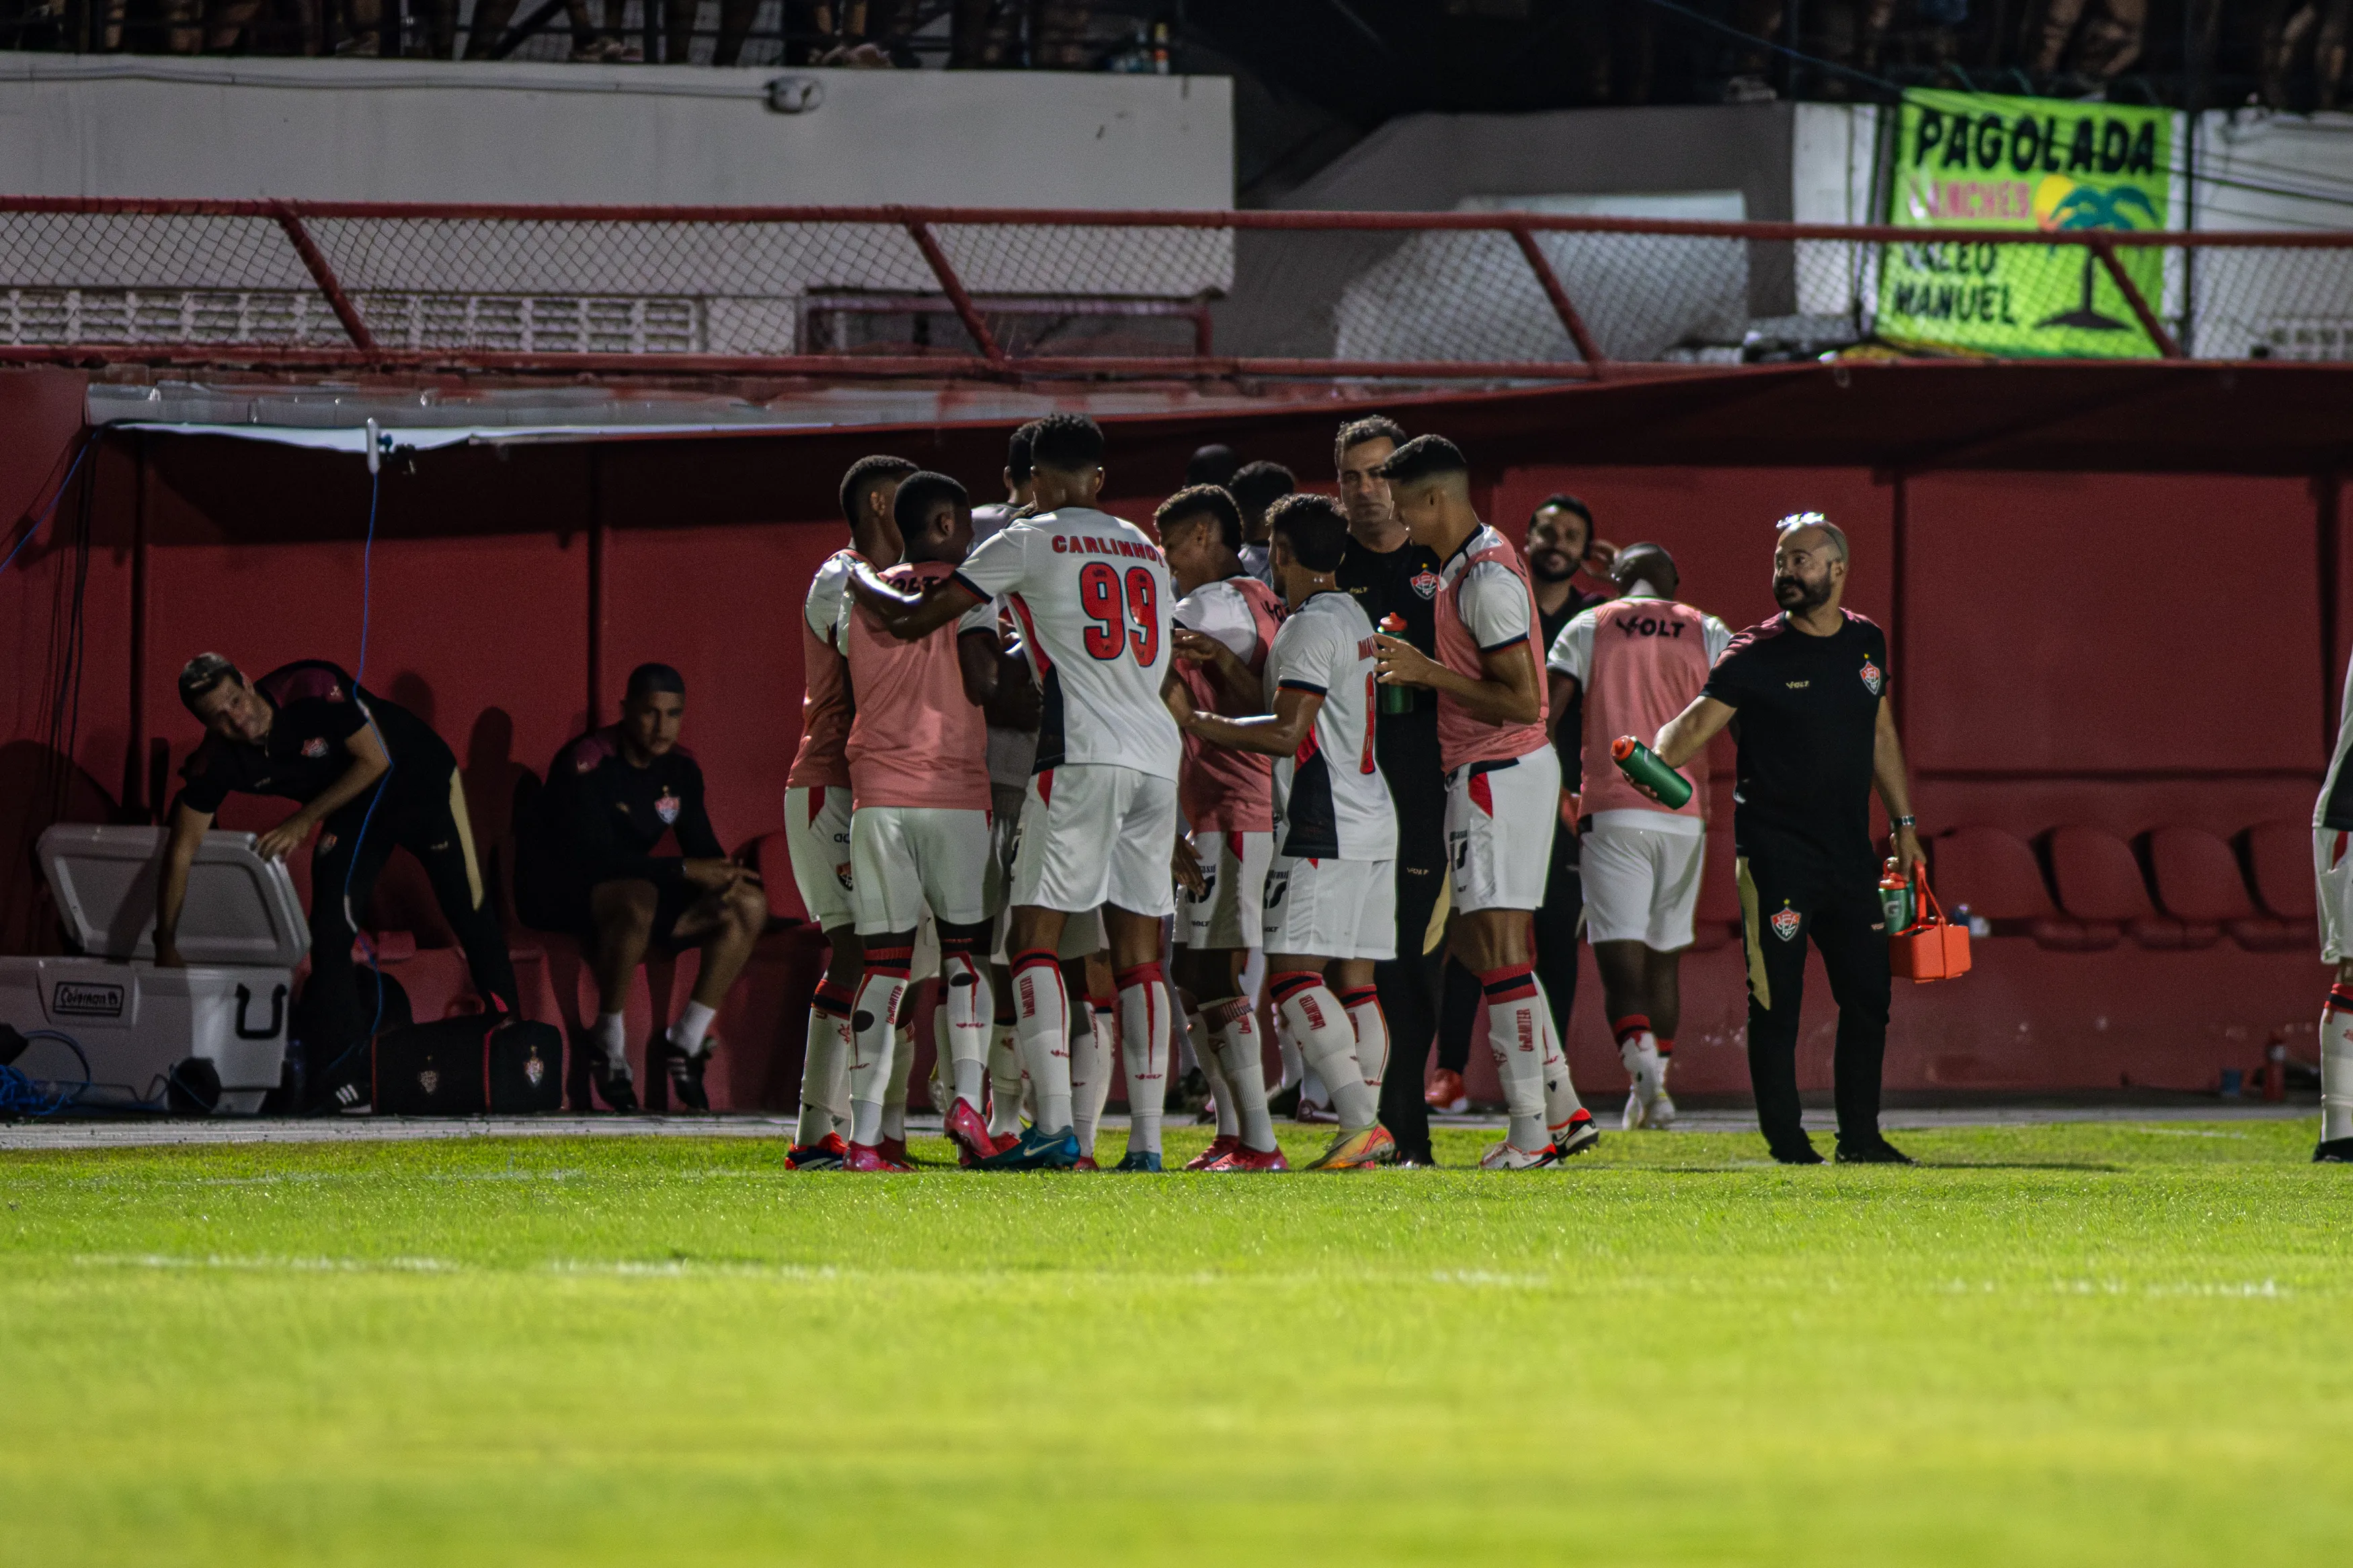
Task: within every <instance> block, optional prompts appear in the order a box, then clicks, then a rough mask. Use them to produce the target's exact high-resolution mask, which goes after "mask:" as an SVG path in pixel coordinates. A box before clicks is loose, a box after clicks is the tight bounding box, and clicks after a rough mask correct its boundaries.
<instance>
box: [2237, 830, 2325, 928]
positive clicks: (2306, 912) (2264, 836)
mask: <svg viewBox="0 0 2353 1568" xmlns="http://www.w3.org/2000/svg"><path fill="white" fill-rule="evenodd" d="M2246 853H2247V867H2248V869H2249V870H2250V871H2251V872H2253V880H2254V885H2255V898H2256V900H2257V901H2258V902H2259V903H2261V904H2262V906H2263V913H2262V915H2260V916H2258V917H2256V919H2255V920H2253V921H2249V922H2247V930H2246V931H2243V932H2242V931H2239V930H2238V929H2237V928H2233V929H2232V933H2231V934H2232V935H2233V936H2236V937H2238V938H2239V940H2240V942H2242V943H2244V944H2245V945H2247V946H2249V947H2254V948H2259V949H2261V950H2262V951H2264V952H2286V951H2289V950H2291V949H2295V948H2299V947H2309V946H2311V945H2312V944H2313V943H2315V942H2318V941H2319V940H2320V922H2319V914H2320V905H2319V900H2318V895H2317V892H2316V889H2315V887H2314V868H2313V854H2312V826H2311V825H2310V824H2309V823H2304V822H2261V823H2257V824H2256V825H2255V826H2253V827H2251V828H2249V829H2247V834H2246Z"/></svg>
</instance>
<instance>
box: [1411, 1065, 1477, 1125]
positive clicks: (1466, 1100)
mask: <svg viewBox="0 0 2353 1568" xmlns="http://www.w3.org/2000/svg"><path fill="white" fill-rule="evenodd" d="M1421 1101H1422V1103H1423V1104H1424V1105H1427V1106H1429V1107H1430V1110H1435V1111H1437V1112H1439V1113H1440V1115H1444V1116H1460V1115H1461V1114H1462V1113H1463V1112H1464V1111H1466V1110H1470V1109H1471V1097H1470V1096H1469V1095H1467V1094H1465V1093H1464V1092H1463V1089H1462V1075H1461V1073H1459V1072H1456V1071H1455V1070H1454V1069H1453V1068H1439V1069H1438V1070H1437V1071H1436V1072H1434V1073H1432V1074H1430V1087H1429V1088H1428V1089H1423V1090H1422V1091H1421Z"/></svg>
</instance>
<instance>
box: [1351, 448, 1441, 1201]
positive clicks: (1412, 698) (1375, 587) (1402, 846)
mask: <svg viewBox="0 0 2353 1568" xmlns="http://www.w3.org/2000/svg"><path fill="white" fill-rule="evenodd" d="M1405 438H1406V435H1405V431H1404V430H1403V429H1401V428H1400V427H1399V426H1398V424H1397V422H1396V421H1395V420H1391V419H1384V418H1381V417H1379V416H1374V417H1372V418H1369V419H1357V420H1352V421H1351V422H1349V423H1348V424H1345V425H1343V426H1340V434H1339V436H1338V437H1336V438H1335V440H1334V442H1333V457H1334V459H1335V465H1336V466H1337V468H1339V472H1340V504H1341V506H1342V507H1343V508H1345V510H1346V511H1347V513H1348V552H1347V553H1346V554H1345V555H1344V556H1342V557H1341V558H1340V571H1339V575H1338V581H1339V584H1340V586H1341V587H1343V588H1345V589H1346V590H1347V591H1348V593H1349V594H1350V595H1353V596H1354V597H1355V599H1356V603H1357V604H1358V605H1362V606H1363V608H1364V612H1365V618H1366V619H1367V620H1369V621H1371V622H1372V623H1373V625H1374V626H1379V625H1380V624H1381V620H1382V617H1383V616H1391V615H1394V616H1399V617H1400V618H1402V619H1403V620H1404V622H1405V630H1404V631H1403V632H1402V633H1400V634H1398V635H1400V636H1402V637H1404V638H1405V639H1406V641H1408V642H1409V643H1411V644H1412V645H1413V646H1414V647H1417V648H1419V649H1420V650H1421V651H1422V652H1423V653H1426V654H1429V655H1430V657H1431V658H1436V657H1437V649H1438V619H1437V617H1438V608H1437V600H1438V567H1439V560H1438V552H1436V551H1434V550H1432V549H1430V547H1429V546H1428V545H1426V544H1416V543H1415V542H1413V537H1412V535H1411V534H1409V532H1408V531H1406V526H1405V524H1404V523H1402V522H1400V521H1398V514H1397V508H1396V507H1395V506H1394V505H1393V504H1392V503H1391V501H1390V500H1389V482H1388V480H1387V479H1383V478H1382V477H1381V472H1380V468H1381V465H1382V464H1383V463H1385V462H1387V461H1388V457H1389V454H1390V453H1392V452H1394V451H1396V450H1397V449H1398V447H1400V446H1402V445H1403V444H1404V443H1405ZM1392 692H1398V693H1405V694H1407V695H1405V696H1403V697H1392V696H1391V695H1390V694H1391V693H1392ZM1381 699H1382V700H1381V708H1380V711H1379V712H1378V713H1377V715H1376V716H1375V720H1374V723H1373V751H1374V754H1375V756H1376V758H1377V760H1378V762H1379V763H1380V769H1381V776H1382V777H1384V778H1385V779H1387V780H1388V786H1389V798H1390V799H1391V800H1392V801H1393V802H1394V803H1395V804H1396V806H1397V817H1398V851H1397V931H1398V935H1397V957H1395V958H1394V959H1391V960H1389V961H1388V962H1387V963H1377V964H1375V965H1374V966H1373V984H1374V987H1375V988H1376V989H1377V991H1378V992H1379V993H1380V998H1381V1012H1382V1014H1383V1015H1384V1016H1386V1017H1387V1018H1388V1026H1389V1040H1390V1048H1391V1053H1392V1054H1391V1057H1390V1060H1389V1071H1388V1076H1387V1078H1385V1079H1383V1080H1382V1083H1381V1125H1383V1126H1384V1127H1387V1128H1388V1130H1389V1135H1390V1136H1391V1137H1393V1138H1395V1139H1396V1140H1397V1145H1398V1163H1399V1164H1406V1165H1427V1164H1430V1163H1432V1162H1431V1158H1430V1108H1429V1107H1428V1106H1426V1105H1424V1104H1423V1103H1422V1100H1421V1080H1422V1075H1423V1074H1424V1073H1425V1072H1427V1071H1428V1070H1429V1065H1430V1041H1431V1040H1432V1039H1433V1038H1435V1037H1436V1036H1437V1033H1438V985H1439V970H1440V962H1441V960H1440V955H1439V954H1436V953H1425V952H1423V951H1422V949H1423V944H1424V942H1425V940H1426V938H1427V937H1428V935H1429V932H1430V916H1431V914H1432V913H1433V912H1434V911H1435V910H1437V908H1438V895H1439V892H1440V889H1442V888H1444V886H1445V883H1446V771H1445V769H1443V768H1442V767H1440V765H1439V761H1438V694H1437V693H1436V692H1434V691H1432V690H1430V689H1429V688H1427V687H1416V686H1395V687H1391V686H1384V687H1383V688H1381ZM1394 701H1404V702H1409V704H1410V706H1409V707H1408V708H1407V709H1406V710H1404V711H1402V712H1393V711H1391V710H1390V709H1389V706H1388V705H1389V704H1390V703H1391V702H1394Z"/></svg>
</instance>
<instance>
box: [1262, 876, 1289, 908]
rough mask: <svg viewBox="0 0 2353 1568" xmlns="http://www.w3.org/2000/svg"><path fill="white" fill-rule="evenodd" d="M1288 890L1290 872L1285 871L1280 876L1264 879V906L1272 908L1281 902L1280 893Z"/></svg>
mask: <svg viewBox="0 0 2353 1568" xmlns="http://www.w3.org/2000/svg"><path fill="white" fill-rule="evenodd" d="M1289 891H1291V876H1290V873H1288V872H1285V873H1284V874H1283V875H1282V876H1280V877H1269V878H1268V879H1266V907H1267V908H1268V909H1272V908H1274V907H1275V906H1276V905H1277V904H1280V903H1281V902H1282V895H1283V894H1285V893H1287V892H1289Z"/></svg>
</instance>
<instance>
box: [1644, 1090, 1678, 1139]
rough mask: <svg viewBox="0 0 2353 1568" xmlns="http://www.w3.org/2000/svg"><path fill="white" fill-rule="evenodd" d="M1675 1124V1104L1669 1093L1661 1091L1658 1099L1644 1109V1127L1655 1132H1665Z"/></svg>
mask: <svg viewBox="0 0 2353 1568" xmlns="http://www.w3.org/2000/svg"><path fill="white" fill-rule="evenodd" d="M1674 1124H1675V1102H1674V1101H1673V1100H1671V1099H1669V1098H1668V1096H1667V1091H1666V1090H1665V1089H1661V1090H1659V1092H1658V1096H1657V1098H1655V1099H1653V1100H1651V1103H1650V1104H1648V1105H1646V1106H1644V1107H1643V1108H1642V1125H1643V1126H1645V1127H1647V1128H1649V1129H1650V1130H1651V1131H1653V1132H1664V1131H1666V1130H1667V1129H1668V1128H1670V1127H1672V1126H1673V1125H1674Z"/></svg>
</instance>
